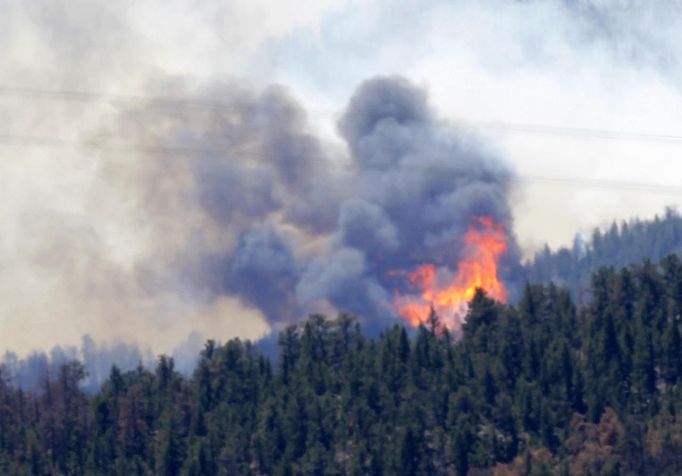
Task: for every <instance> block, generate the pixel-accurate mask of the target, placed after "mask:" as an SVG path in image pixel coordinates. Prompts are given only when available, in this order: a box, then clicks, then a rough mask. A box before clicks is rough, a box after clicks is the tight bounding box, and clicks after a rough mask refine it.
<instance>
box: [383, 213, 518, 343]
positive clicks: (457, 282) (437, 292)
mask: <svg viewBox="0 0 682 476" xmlns="http://www.w3.org/2000/svg"><path fill="white" fill-rule="evenodd" d="M464 244H465V249H464V256H465V258H464V259H463V260H462V261H460V262H459V264H458V266H457V274H456V275H455V276H454V277H451V278H450V279H448V280H447V283H446V284H444V285H442V284H441V283H440V282H442V281H443V279H439V278H443V274H446V272H443V271H442V270H439V269H437V268H436V267H435V266H434V265H432V264H425V265H422V266H420V267H418V268H417V269H416V270H414V271H413V272H412V273H410V274H409V275H408V279H409V281H410V283H411V284H412V285H413V286H415V287H416V288H418V289H420V291H421V294H420V295H419V296H414V295H409V296H396V299H395V301H394V308H395V309H396V312H397V313H398V315H399V316H400V317H401V318H403V319H404V320H405V321H407V322H408V323H410V324H411V325H413V326H418V325H419V324H420V323H424V322H426V320H427V319H428V316H429V314H430V312H431V308H432V307H433V309H434V310H435V311H436V313H437V314H438V316H439V317H440V318H441V320H442V322H443V324H444V325H445V326H447V328H448V329H450V330H457V329H459V328H460V326H461V323H462V319H463V317H464V316H465V314H466V311H467V306H468V303H469V301H471V299H472V298H473V297H474V295H475V294H476V289H478V288H481V289H483V290H485V291H486V293H488V295H489V296H490V297H492V298H494V299H497V300H499V301H505V300H506V297H507V291H506V289H505V288H504V285H503V284H502V282H501V281H500V280H499V278H498V276H497V262H498V260H499V258H500V256H502V255H503V254H504V253H505V252H506V251H507V234H506V232H505V229H504V227H503V226H502V225H500V224H497V223H495V222H494V221H493V219H492V218H491V217H487V216H482V217H475V218H474V219H473V222H472V224H471V226H470V227H469V230H468V231H467V233H466V234H465V235H464Z"/></svg>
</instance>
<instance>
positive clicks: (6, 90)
mask: <svg viewBox="0 0 682 476" xmlns="http://www.w3.org/2000/svg"><path fill="white" fill-rule="evenodd" d="M0 96H6V97H7V96H10V97H11V96H14V97H27V98H43V99H50V100H64V101H71V102H81V103H93V102H129V103H142V104H153V105H160V106H173V107H190V108H198V109H207V110H215V111H226V112H235V113H241V112H244V108H241V107H237V106H235V105H233V104H229V103H225V102H219V101H211V100H201V99H189V98H177V97H168V96H167V97H163V96H156V97H152V96H136V95H125V94H104V93H92V92H84V91H69V90H42V89H32V88H23V87H13V86H0ZM305 112H306V114H310V113H316V114H322V115H328V116H339V115H341V113H339V112H338V111H333V110H329V109H310V108H308V109H306V110H305ZM343 114H349V113H348V112H345V113H343ZM351 114H352V113H351ZM449 122H450V123H451V124H452V125H456V126H459V127H466V128H477V129H488V130H497V131H502V132H518V133H525V134H539V135H563V136H572V137H586V138H592V139H607V140H636V141H645V142H665V143H682V135H678V134H652V133H644V132H632V131H622V130H609V129H593V128H586V127H570V126H557V125H544V124H531V123H516V122H506V121H476V120H469V119H453V120H450V121H449Z"/></svg>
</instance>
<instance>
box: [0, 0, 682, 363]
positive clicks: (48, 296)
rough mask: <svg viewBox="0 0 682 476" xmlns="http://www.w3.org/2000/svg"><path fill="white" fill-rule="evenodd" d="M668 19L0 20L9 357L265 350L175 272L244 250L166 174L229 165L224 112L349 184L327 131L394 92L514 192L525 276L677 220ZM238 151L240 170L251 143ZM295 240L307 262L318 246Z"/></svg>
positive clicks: (259, 328)
mask: <svg viewBox="0 0 682 476" xmlns="http://www.w3.org/2000/svg"><path fill="white" fill-rule="evenodd" d="M681 9H682V4H681V3H679V2H673V1H669V2H667V1H660V2H645V1H634V0H632V1H627V0H620V1H606V0H605V1H565V2H562V1H511V0H506V1H502V0H489V1H485V2H474V1H439V0H430V1H415V0H402V1H397V0H378V1H355V0H347V1H345V0H321V1H317V2H305V1H303V0H280V1H277V2H271V1H266V0H250V1H247V0H243V1H242V0H239V1H217V0H208V1H204V2H191V1H189V0H170V1H169V0H165V1H160V0H141V1H135V2H132V1H121V2H111V1H104V0H51V1H47V0H31V1H26V2H19V1H16V0H0V11H2V12H3V13H2V15H1V16H0V111H1V112H2V118H3V120H2V122H1V123H0V226H1V227H2V233H1V234H0V269H2V272H1V273H0V303H1V305H0V349H11V350H15V351H17V352H19V353H26V352H28V351H30V350H34V349H48V348H50V347H51V346H53V345H56V344H60V345H79V343H80V342H81V339H82V337H83V336H84V335H89V336H92V337H93V338H94V339H95V340H96V341H98V342H115V341H117V340H120V341H126V342H133V343H136V344H137V345H139V346H142V347H145V348H150V349H151V350H152V351H153V352H155V353H158V352H170V351H173V350H174V349H178V348H183V346H187V345H190V344H191V343H193V342H194V343H196V342H201V338H208V337H217V338H220V339H223V340H224V339H226V338H229V337H234V336H240V337H244V338H258V337H259V336H262V335H263V334H264V333H266V332H268V330H269V329H270V328H271V326H272V323H271V321H269V320H268V319H267V316H266V315H264V313H265V314H267V312H266V311H264V310H263V309H258V308H256V307H254V306H253V305H250V303H249V300H248V299H245V298H244V295H243V294H244V293H242V295H238V294H239V293H237V292H235V293H229V292H221V293H215V292H214V291H213V290H212V289H211V287H210V286H208V285H206V286H204V285H202V284H196V283H191V285H188V284H187V281H188V280H190V279H188V278H187V276H190V277H191V276H194V275H193V274H192V273H193V271H191V270H192V269H194V268H192V266H195V264H192V265H189V264H187V262H191V263H196V262H199V261H201V260H204V261H205V260H209V261H210V256H213V255H211V254H210V253H209V252H208V251H211V250H213V251H215V253H214V255H215V256H217V255H219V254H220V253H221V252H222V251H224V249H226V247H227V248H229V247H230V246H239V245H238V244H237V242H238V241H239V237H238V236H237V235H235V232H234V230H233V229H232V228H229V227H225V226H222V227H221V226H218V225H217V224H216V219H215V217H212V215H211V211H210V210H208V209H207V208H206V207H197V206H192V205H190V204H191V203H193V202H192V198H191V197H192V193H193V190H194V189H193V188H192V180H196V177H197V176H202V177H203V175H196V174H198V173H199V172H197V171H196V170H195V169H194V168H193V167H194V166H193V165H191V164H189V162H188V161H185V160H180V159H177V155H178V154H177V152H178V151H179V150H180V151H181V149H182V148H185V147H190V148H193V149H197V148H208V149H210V148H212V147H215V146H216V144H217V146H220V144H221V142H220V140H219V139H220V137H219V134H218V133H217V132H215V131H213V130H212V129H211V128H210V122H209V121H207V120H206V118H205V117H204V116H205V114H207V111H208V112H210V111H211V110H215V109H220V107H221V105H224V104H228V105H229V106H226V107H231V108H235V107H237V106H238V107H240V108H241V107H244V108H247V109H248V108H249V107H251V106H249V105H250V104H260V105H262V104H265V103H267V102H268V101H270V100H272V101H280V102H281V103H282V104H284V105H285V107H291V109H292V111H293V112H291V115H288V116H286V117H287V118H288V119H285V120H291V121H292V122H293V123H294V124H298V123H299V122H300V123H301V125H300V128H301V130H303V129H305V131H306V134H309V135H310V136H311V137H315V139H314V140H312V139H311V140H312V142H311V144H312V145H311V146H310V147H313V148H315V147H318V145H319V143H322V142H324V147H323V148H324V150H325V154H324V155H325V156H326V157H328V158H330V159H329V160H330V161H331V162H330V163H338V164H340V165H341V166H342V165H343V163H344V160H346V157H347V156H348V154H349V152H348V150H346V149H347V144H346V143H345V141H344V139H343V138H342V137H341V134H340V133H339V129H338V126H337V124H338V122H339V120H340V119H341V118H342V116H343V114H344V111H345V110H346V108H347V106H348V103H349V100H350V99H351V97H353V94H354V93H355V92H356V91H357V88H358V85H360V84H361V83H363V81H365V80H368V79H370V78H373V77H377V76H383V77H392V76H395V75H399V76H401V77H404V78H406V79H407V80H409V81H410V82H411V84H413V85H416V86H417V87H418V88H420V89H421V90H423V91H425V93H426V94H427V95H428V103H429V107H430V108H431V109H432V110H433V111H434V114H436V115H437V116H438V117H439V118H440V119H441V121H442V124H447V125H446V126H444V127H449V128H452V129H453V130H456V131H465V133H466V134H469V135H471V136H472V137H475V138H476V140H477V141H478V142H479V143H481V144H485V149H486V150H487V151H490V153H491V154H493V155H495V156H496V157H497V158H498V159H499V161H500V162H502V163H503V164H504V167H505V168H506V169H507V170H509V171H510V173H512V174H513V179H512V181H511V188H510V190H509V194H510V196H509V205H510V207H511V216H512V218H513V232H514V233H515V235H516V237H517V241H518V244H519V247H520V251H521V253H522V254H523V256H526V257H529V256H531V255H532V253H533V252H534V251H535V250H537V249H539V248H540V247H542V246H544V244H545V243H548V244H549V245H550V246H552V247H557V246H561V245H564V244H570V243H571V242H572V240H573V237H574V236H575V234H576V233H578V232H589V231H590V230H591V229H592V228H594V227H597V226H607V225H608V224H610V223H611V222H612V221H613V220H618V221H620V220H625V219H629V218H633V217H641V218H650V217H653V216H654V215H655V214H656V213H661V212H662V211H663V209H664V207H666V206H676V205H678V204H679V202H680V200H682V181H681V179H680V177H682V161H680V160H679V157H680V154H681V153H682V113H681V112H680V111H682V87H681V86H680V85H682V81H681V80H682V67H681V65H680V64H679V58H682V51H681V50H682V15H680V13H682V12H681V11H680V10H681ZM273 85H276V86H275V87H274V89H273ZM264 91H265V92H264ZM268 91H269V92H268ZM273 91H274V92H273ZM150 98H164V102H163V103H162V106H163V107H157V106H158V101H157V102H156V103H154V102H153V101H150ZM244 98H247V99H244ZM263 98H265V99H263ZM268 98H269V99H268ZM273 98H274V99H273ZM174 101H175V102H174ZM183 101H184V102H183ZM259 107H260V106H259ZM263 107H265V106H263ZM161 109H162V110H161ZM187 109H190V110H189V111H188V110H187ZM298 109H300V111H302V112H300V111H299V112H300V113H299V112H297V111H298ZM240 110H241V109H240ZM169 111H170V112H169ZM171 116H172V119H169V117H171ZM256 119H257V116H256ZM181 125H182V127H181ZM297 127H299V126H296V128H297ZM292 128H294V126H292ZM230 130H231V131H233V133H234V134H241V135H239V136H238V137H239V138H241V139H240V140H241V142H240V147H242V148H243V149H244V150H247V151H248V150H250V149H249V148H250V147H252V146H253V143H254V142H253V141H249V140H247V139H244V138H245V137H247V136H248V135H249V134H248V131H246V132H245V131H244V130H242V129H239V128H238V127H237V126H235V129H234V130H232V129H230ZM297 130H298V129H296V131H297ZM199 133H201V134H212V135H211V138H212V139H211V142H210V143H208V142H207V141H202V140H201V137H200V136H201V134H199ZM297 137H298V136H297ZM306 137H307V136H306ZM306 140H307V139H306ZM306 143H307V142H306ZM103 144H104V146H103ZM316 144H317V145H316ZM240 150H241V149H240ZM159 156H163V157H161V158H159ZM189 169H191V171H192V173H189V172H188V170H189ZM192 174H194V175H192ZM208 175H209V177H208V179H210V178H211V177H210V175H211V174H210V172H209V173H208ZM311 193H312V192H311ZM315 196H316V197H318V198H319V196H320V195H319V192H318V195H315ZM188 197H190V198H188ZM234 219H235V220H236V218H234ZM294 231H295V232H296V233H299V232H300V230H298V231H296V230H294ZM292 233H294V232H292ZM301 233H302V232H301ZM306 237H307V238H309V236H308V235H306ZM307 238H306V240H303V241H305V247H306V249H309V248H314V247H315V246H318V244H317V243H316V242H315V240H311V239H307ZM226 243H227V244H226ZM199 248H201V252H199V251H198V249H199ZM205 250H208V251H206V252H204V251H205ZM188 256H189V257H191V258H192V259H189V258H188ZM195 258H196V259H195ZM204 261H201V262H202V263H203V262H204ZM179 263H180V264H179ZM178 270H180V271H178ZM188 270H189V271H188ZM330 279H331V278H330ZM298 290H299V291H300V286H299V289H298ZM226 316H227V317H226ZM269 322H270V323H269ZM197 336H200V337H201V338H197Z"/></svg>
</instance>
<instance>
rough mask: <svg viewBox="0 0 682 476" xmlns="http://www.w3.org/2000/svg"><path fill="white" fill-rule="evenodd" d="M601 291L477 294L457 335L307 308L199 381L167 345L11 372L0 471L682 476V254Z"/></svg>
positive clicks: (218, 356) (235, 347)
mask: <svg viewBox="0 0 682 476" xmlns="http://www.w3.org/2000/svg"><path fill="white" fill-rule="evenodd" d="M591 292H592V295H593V298H592V300H591V303H590V305H589V307H587V308H584V309H576V307H575V305H574V304H573V302H572V301H571V298H570V297H569V295H568V293H567V292H565V291H563V290H561V289H558V288H557V287H555V286H553V285H549V286H541V285H538V286H529V287H527V288H526V289H525V291H524V295H523V297H522V299H521V301H520V303H519V304H518V306H507V305H502V304H499V303H496V302H494V301H492V300H490V299H489V298H487V297H486V296H485V295H484V294H483V293H482V292H479V293H478V294H477V295H476V297H475V298H474V300H473V301H472V303H471V308H470V311H469V314H468V320H467V323H466V324H465V325H464V329H463V337H462V339H461V340H460V341H458V342H454V341H453V340H452V339H451V338H450V335H449V333H448V332H447V330H443V329H441V327H440V324H439V321H438V319H437V316H435V315H434V316H432V317H433V319H432V320H431V322H430V325H429V326H428V327H421V328H419V329H418V330H417V331H416V332H415V333H410V332H408V331H407V330H406V329H405V328H402V327H400V326H395V327H393V328H392V329H390V330H387V331H386V332H384V333H383V334H382V335H381V336H380V337H379V338H377V339H371V338H367V337H365V336H363V334H362V332H361V330H360V329H359V326H358V325H357V324H356V322H355V321H354V319H353V318H351V317H349V316H347V315H341V316H339V317H338V318H337V319H335V320H327V319H325V318H324V317H323V316H312V317H311V318H310V319H309V320H308V321H307V322H305V324H303V325H301V326H298V327H291V328H289V329H287V330H286V331H284V332H283V333H282V334H281V335H280V337H279V343H280V347H281V351H280V358H279V359H278V360H277V361H271V360H270V359H268V358H266V357H264V356H262V355H260V354H258V353H257V352H256V351H255V350H254V347H253V346H252V345H251V344H249V343H247V342H246V343H245V342H241V341H239V340H232V341H229V342H227V343H226V344H224V345H218V344H216V343H215V342H212V341H209V342H207V343H206V346H205V349H204V351H203V352H202V353H201V358H200V361H199V364H198V366H197V368H196V369H195V371H194V373H193V375H192V376H191V377H190V378H184V377H182V376H181V375H180V374H179V373H178V372H177V371H176V370H175V369H174V364H173V361H172V359H169V358H167V357H165V356H162V357H160V358H159V359H158V362H157V365H156V368H155V370H154V371H153V372H150V371H147V370H145V369H143V368H139V369H138V370H136V371H132V372H128V373H121V372H120V371H119V370H117V369H116V368H113V369H112V371H111V375H110V377H109V378H108V380H107V381H106V382H105V384H104V386H103V387H102V389H101V391H100V392H99V393H98V394H96V395H93V396H87V395H86V394H84V393H83V391H82V390H81V389H80V388H79V381H81V380H82V379H83V377H84V373H83V369H82V366H81V365H80V364H79V363H77V362H71V363H69V364H68V365H65V366H63V367H61V369H60V371H59V373H58V374H57V375H54V376H53V378H52V379H50V380H47V381H45V382H44V383H43V386H42V390H41V392H39V393H38V394H26V393H23V392H22V391H20V390H17V389H15V388H13V387H12V385H11V384H10V382H9V380H8V379H7V375H5V376H4V377H3V378H2V379H0V472H1V473H2V474H35V475H39V474H121V475H124V474H125V475H130V474H163V475H209V474H278V475H279V474H281V475H284V474H310V475H316V474H320V475H322V474H339V475H342V474H343V475H345V474H405V475H411V474H434V473H435V474H467V473H468V474H588V473H590V472H591V473H592V474H679V472H680V471H682V460H680V458H679V457H677V456H676V455H679V454H680V453H681V452H682V439H681V438H680V437H679V435H680V434H682V427H681V423H680V422H679V421H678V420H677V417H676V415H677V414H678V412H680V411H681V410H682V392H681V391H680V387H679V386H678V382H679V379H680V377H681V376H682V353H681V351H682V349H681V346H682V343H681V338H680V329H679V325H680V323H679V316H680V314H681V312H682V262H681V261H680V260H679V259H678V258H677V257H676V256H670V257H667V258H665V259H664V260H663V261H662V262H661V264H660V265H658V266H654V265H652V264H648V263H644V264H642V265H638V266H635V267H631V268H625V269H622V270H620V271H614V270H613V269H610V268H603V269H601V270H600V271H598V272H597V273H596V274H595V275H594V276H593V279H592V286H591ZM410 334H414V335H412V336H411V335H410Z"/></svg>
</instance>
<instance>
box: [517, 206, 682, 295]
mask: <svg viewBox="0 0 682 476" xmlns="http://www.w3.org/2000/svg"><path fill="white" fill-rule="evenodd" d="M680 251H682V216H680V214H679V213H678V212H677V211H675V210H673V209H671V208H668V209H666V211H665V213H664V214H663V216H662V217H658V216H656V217H655V218H654V219H653V220H646V221H642V220H631V221H629V222H622V223H621V224H620V225H619V224H617V223H615V222H614V223H613V224H612V225H611V227H610V228H609V229H608V230H599V229H596V230H595V231H594V232H593V233H592V236H591V237H589V238H588V239H584V238H582V237H581V236H576V239H575V240H574V243H573V246H572V247H571V248H561V249H559V250H557V251H551V250H550V249H549V248H548V247H547V246H545V248H544V249H543V250H542V251H540V252H539V253H537V254H536V255H535V257H534V258H533V260H532V261H531V262H530V263H529V264H528V265H527V266H526V272H527V279H528V281H529V282H531V283H548V282H550V281H552V282H554V283H556V284H557V285H559V286H562V287H566V288H568V289H569V290H570V291H571V294H572V295H573V297H577V296H578V295H579V294H580V290H581V289H583V288H587V287H588V286H589V283H590V276H591V275H592V273H593V272H594V271H595V270H596V269H598V268H600V267H602V266H615V267H618V268H620V267H624V266H629V265H631V264H633V263H638V262H640V261H641V260H643V259H650V260H652V261H658V260H660V259H662V258H663V257H664V256H667V255H669V254H671V253H679V252H680Z"/></svg>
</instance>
